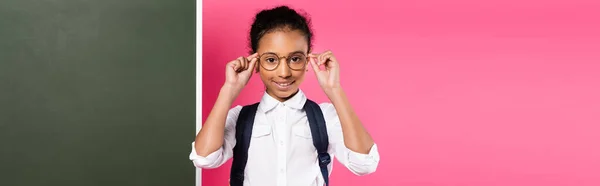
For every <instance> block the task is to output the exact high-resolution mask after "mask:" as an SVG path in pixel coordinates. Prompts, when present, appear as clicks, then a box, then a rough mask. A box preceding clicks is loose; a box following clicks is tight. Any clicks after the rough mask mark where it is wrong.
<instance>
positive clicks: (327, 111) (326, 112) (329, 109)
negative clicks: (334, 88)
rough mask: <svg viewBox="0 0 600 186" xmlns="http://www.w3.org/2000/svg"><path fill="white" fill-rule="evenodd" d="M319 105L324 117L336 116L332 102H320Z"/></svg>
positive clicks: (333, 117) (332, 117) (331, 117)
mask: <svg viewBox="0 0 600 186" xmlns="http://www.w3.org/2000/svg"><path fill="white" fill-rule="evenodd" d="M319 107H320V108H321V111H322V112H323V116H324V117H325V119H335V118H337V112H336V110H335V106H333V104H332V103H329V102H322V103H319Z"/></svg>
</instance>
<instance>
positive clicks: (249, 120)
mask: <svg viewBox="0 0 600 186" xmlns="http://www.w3.org/2000/svg"><path fill="white" fill-rule="evenodd" d="M258 104H259V103H255V104H252V105H248V106H244V107H242V110H241V111H240V114H239V115H238V119H237V123H236V126H235V140H236V144H235V146H234V147H233V162H232V165H231V175H230V179H229V184H230V186H242V185H243V184H244V170H245V169H246V162H247V161H248V148H249V147H250V139H251V136H252V126H254V116H255V115H256V110H257V109H258Z"/></svg>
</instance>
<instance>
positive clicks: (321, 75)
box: [308, 50, 340, 93]
mask: <svg viewBox="0 0 600 186" xmlns="http://www.w3.org/2000/svg"><path fill="white" fill-rule="evenodd" d="M308 57H309V61H310V66H312V67H313V70H314V71H315V74H316V75H317V80H318V81H319V85H321V88H322V89H323V91H325V93H328V92H329V91H331V90H334V89H337V88H340V66H339V63H338V61H337V59H336V58H335V56H333V53H332V52H331V51H329V50H328V51H326V52H323V53H321V54H309V55H308ZM321 65H324V66H325V69H324V70H321Z"/></svg>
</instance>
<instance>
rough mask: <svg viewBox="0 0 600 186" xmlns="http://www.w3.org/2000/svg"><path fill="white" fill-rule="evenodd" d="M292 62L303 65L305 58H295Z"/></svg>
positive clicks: (292, 58)
mask: <svg viewBox="0 0 600 186" xmlns="http://www.w3.org/2000/svg"><path fill="white" fill-rule="evenodd" d="M290 60H291V61H292V62H294V63H302V62H304V58H303V57H302V56H293V57H291V58H290Z"/></svg>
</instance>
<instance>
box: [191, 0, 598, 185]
mask: <svg viewBox="0 0 600 186" xmlns="http://www.w3.org/2000/svg"><path fill="white" fill-rule="evenodd" d="M277 4H287V5H292V7H294V8H301V9H304V10H306V11H307V12H308V13H309V14H311V16H312V18H313V27H314V30H315V34H316V35H315V36H316V37H315V39H316V40H315V50H316V51H318V52H320V51H323V50H325V49H331V50H332V51H333V52H334V54H335V55H336V56H337V58H338V59H339V60H340V63H341V70H342V71H341V79H342V85H343V87H344V88H345V90H346V92H347V94H348V97H349V99H350V100H351V102H352V104H353V106H354V108H355V109H356V112H357V113H358V115H359V116H360V118H361V119H362V121H363V122H364V123H365V125H366V127H367V129H368V130H369V131H370V132H371V134H372V135H373V137H374V139H375V140H376V142H377V143H378V145H379V147H380V153H381V162H380V166H379V169H378V170H377V172H376V173H374V174H372V175H368V176H364V177H358V176H354V175H352V174H351V173H350V172H349V171H348V170H346V169H345V168H344V167H342V166H341V165H340V164H339V163H338V162H335V165H334V170H333V173H332V174H333V175H332V181H331V182H332V185H338V186H339V185H351V186H358V185H404V186H433V185H444V186H446V185H461V186H471V185H473V186H474V185H484V186H492V185H493V186H500V185H503V186H504V185H506V186H534V185H535V186H538V185H544V186H559V185H561V186H562V185H564V186H567V185H568V186H572V185H577V186H584V185H589V186H598V185H600V21H599V20H600V1H597V0H588V1H585V0H569V1H552V2H547V1H516V0H509V1H498V0H497V1H480V0H452V1H441V0H418V1H417V0H411V1H400V2H397V1H387V2H384V1H373V0H369V1H341V0H338V1H316V0H309V1H308V0H298V1H283V0H279V1H274V0H261V1H256V0H254V1H239V2H234V1H231V0H205V1H204V2H203V10H202V11H203V30H202V32H203V43H202V45H203V103H204V105H203V119H206V116H207V115H208V113H209V111H210V109H211V108H212V104H214V101H215V99H216V96H217V93H218V90H219V88H220V86H221V85H222V83H223V82H224V77H225V75H224V65H225V63H227V62H228V61H230V60H232V59H234V58H236V57H238V56H240V55H247V51H248V47H247V46H248V43H247V35H248V30H249V27H250V24H251V20H252V16H253V14H254V13H256V12H257V11H258V10H259V9H262V8H265V7H272V6H274V5H277ZM302 89H303V90H304V91H305V92H306V93H307V95H308V96H309V98H311V99H313V100H316V101H318V102H322V101H328V100H327V98H326V96H325V95H324V94H323V93H322V91H321V90H320V89H319V86H318V85H317V82H316V79H315V76H314V74H313V72H312V71H309V73H308V74H307V79H306V81H305V82H304V84H303V85H302ZM262 91H263V85H262V83H261V81H260V79H259V78H258V76H257V75H255V76H253V78H252V80H251V82H250V84H249V85H248V87H247V88H246V89H244V91H243V93H242V95H241V96H240V97H239V98H238V100H237V101H236V102H235V104H249V103H253V102H256V101H259V99H260V96H261V95H262V93H263V92H262ZM230 166H231V161H230V162H229V163H227V164H225V165H224V166H223V167H221V168H219V169H213V170H203V181H202V182H203V185H205V186H225V185H227V179H228V177H229V168H230Z"/></svg>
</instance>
